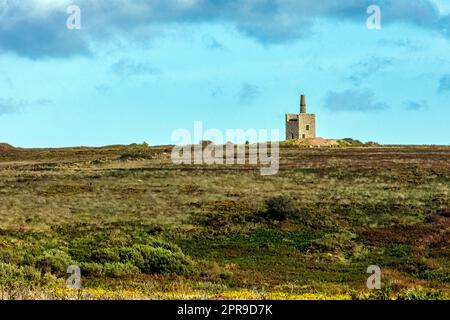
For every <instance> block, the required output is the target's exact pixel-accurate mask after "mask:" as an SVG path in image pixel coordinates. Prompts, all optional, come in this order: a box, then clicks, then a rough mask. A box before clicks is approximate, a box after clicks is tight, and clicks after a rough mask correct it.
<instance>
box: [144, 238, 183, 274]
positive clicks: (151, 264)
mask: <svg viewBox="0 0 450 320" xmlns="http://www.w3.org/2000/svg"><path fill="white" fill-rule="evenodd" d="M135 248H136V249H138V250H139V252H140V253H141V255H142V257H143V258H144V263H143V265H141V266H139V269H141V271H143V272H145V273H148V274H158V273H163V274H185V273H188V272H189V271H190V265H191V262H190V259H189V258H187V257H186V256H185V255H184V254H183V253H181V252H173V251H170V250H167V249H164V248H161V247H156V248H155V247H151V246H148V245H136V246H135Z"/></svg>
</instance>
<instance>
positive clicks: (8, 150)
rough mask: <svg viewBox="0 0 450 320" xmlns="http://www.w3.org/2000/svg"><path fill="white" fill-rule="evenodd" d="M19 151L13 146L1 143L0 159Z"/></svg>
mask: <svg viewBox="0 0 450 320" xmlns="http://www.w3.org/2000/svg"><path fill="white" fill-rule="evenodd" d="M17 151H18V149H17V148H14V147H13V146H12V145H10V144H7V143H0V157H2V156H6V155H10V154H14V153H16V152H17Z"/></svg>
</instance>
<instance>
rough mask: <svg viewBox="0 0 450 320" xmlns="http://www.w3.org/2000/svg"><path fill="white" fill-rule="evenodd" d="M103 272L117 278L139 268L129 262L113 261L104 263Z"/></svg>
mask: <svg viewBox="0 0 450 320" xmlns="http://www.w3.org/2000/svg"><path fill="white" fill-rule="evenodd" d="M103 268H104V273H105V275H107V276H108V277H113V278H118V277H123V276H128V275H132V274H136V273H139V268H138V267H136V266H135V265H133V264H132V263H131V262H126V263H121V262H113V263H105V264H104V266H103Z"/></svg>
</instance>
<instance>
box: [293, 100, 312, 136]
mask: <svg viewBox="0 0 450 320" xmlns="http://www.w3.org/2000/svg"><path fill="white" fill-rule="evenodd" d="M315 137H316V115H315V114H311V113H306V98H305V96H304V95H302V96H301V97H300V113H299V114H286V140H292V139H311V138H315Z"/></svg>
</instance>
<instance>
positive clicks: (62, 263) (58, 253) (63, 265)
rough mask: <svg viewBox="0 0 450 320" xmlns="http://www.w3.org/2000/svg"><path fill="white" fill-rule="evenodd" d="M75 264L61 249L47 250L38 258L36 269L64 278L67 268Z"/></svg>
mask: <svg viewBox="0 0 450 320" xmlns="http://www.w3.org/2000/svg"><path fill="white" fill-rule="evenodd" d="M72 264H73V260H72V258H71V257H70V256H69V254H68V253H67V252H65V251H62V250H60V249H49V250H45V251H44V252H43V253H42V254H41V255H40V256H38V257H37V258H36V268H37V269H39V270H41V271H42V272H44V273H46V272H50V273H54V274H57V275H59V276H64V275H65V274H66V271H67V267H68V266H70V265H72Z"/></svg>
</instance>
